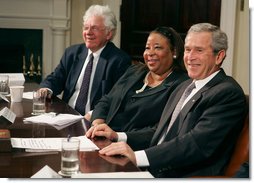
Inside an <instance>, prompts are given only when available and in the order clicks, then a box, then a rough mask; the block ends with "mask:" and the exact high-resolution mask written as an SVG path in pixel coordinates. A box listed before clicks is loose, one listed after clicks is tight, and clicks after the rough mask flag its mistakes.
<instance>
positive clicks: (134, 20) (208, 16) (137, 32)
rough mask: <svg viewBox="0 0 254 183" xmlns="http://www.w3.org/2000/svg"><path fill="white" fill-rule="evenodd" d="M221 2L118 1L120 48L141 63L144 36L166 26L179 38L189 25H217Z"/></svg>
mask: <svg viewBox="0 0 254 183" xmlns="http://www.w3.org/2000/svg"><path fill="white" fill-rule="evenodd" d="M220 9H221V0H122V5H121V17H120V20H121V48H122V49H123V50H125V51H126V52H127V53H129V54H130V55H131V56H132V59H133V60H138V61H143V52H144V48H145V43H146V39H147V36H148V34H149V32H150V31H151V30H153V29H154V28H156V27H158V26H170V27H173V28H174V29H175V30H176V31H178V32H179V33H180V34H181V36H182V38H183V39H184V38H185V35H186V32H187V31H188V29H189V28H190V26H191V25H193V24H195V23H200V22H209V23H212V24H215V25H218V26H219V25H220Z"/></svg>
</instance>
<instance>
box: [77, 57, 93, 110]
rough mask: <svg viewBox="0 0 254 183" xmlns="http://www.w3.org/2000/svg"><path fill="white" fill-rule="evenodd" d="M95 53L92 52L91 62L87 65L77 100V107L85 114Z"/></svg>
mask: <svg viewBox="0 0 254 183" xmlns="http://www.w3.org/2000/svg"><path fill="white" fill-rule="evenodd" d="M93 58H94V57H93V54H92V53H91V54H90V58H89V62H88V64H87V66H86V70H85V73H84V77H83V81H82V84H81V88H80V91H79V95H78V98H77V101H76V105H75V109H76V110H77V111H78V112H79V113H80V114H81V115H85V108H86V103H87V98H88V91H89V84H90V78H91V73H92V68H93Z"/></svg>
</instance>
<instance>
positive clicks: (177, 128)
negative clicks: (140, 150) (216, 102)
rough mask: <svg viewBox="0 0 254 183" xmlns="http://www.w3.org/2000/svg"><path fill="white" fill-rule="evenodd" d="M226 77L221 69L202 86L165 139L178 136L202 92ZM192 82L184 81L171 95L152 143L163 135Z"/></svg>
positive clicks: (186, 105) (184, 108)
mask: <svg viewBox="0 0 254 183" xmlns="http://www.w3.org/2000/svg"><path fill="white" fill-rule="evenodd" d="M225 77H226V74H225V72H224V70H223V69H221V71H220V72H219V73H218V74H217V75H216V76H215V77H214V78H213V79H212V80H211V81H209V82H208V83H207V84H206V85H205V86H204V87H202V88H201V89H200V90H199V91H198V92H197V93H196V94H195V95H194V96H193V97H192V98H191V99H190V100H189V101H188V102H187V103H186V104H185V106H184V107H183V109H182V110H181V112H180V113H179V116H178V118H176V121H175V123H174V124H173V126H172V127H171V129H170V130H169V132H168V133H167V135H166V138H165V140H167V139H171V138H172V137H173V136H176V135H177V134H178V133H179V132H180V130H181V128H182V127H183V125H184V122H185V121H184V119H185V118H186V116H187V114H188V112H189V111H190V110H191V108H192V107H193V105H194V104H195V103H196V102H197V101H198V100H199V99H200V98H201V97H202V93H204V92H205V91H207V90H208V89H209V88H211V87H213V86H214V85H216V84H217V83H218V82H221V80H223V79H224V78H225ZM191 82H192V80H188V81H186V82H184V84H183V85H182V87H181V88H180V89H179V91H177V94H176V95H175V96H171V97H170V100H168V102H167V104H166V106H165V108H164V111H163V113H162V117H161V120H160V122H159V125H158V127H157V130H156V132H155V134H154V136H153V139H152V141H151V145H155V144H156V143H157V142H158V140H159V138H160V137H161V133H162V132H164V129H165V128H167V127H168V122H169V119H170V118H171V115H172V113H173V111H174V109H175V106H176V105H177V103H178V101H179V100H180V98H181V96H182V94H183V92H184V90H185V89H186V87H187V86H188V85H189V84H190V83H191ZM174 93H176V92H174ZM171 101H172V102H171Z"/></svg>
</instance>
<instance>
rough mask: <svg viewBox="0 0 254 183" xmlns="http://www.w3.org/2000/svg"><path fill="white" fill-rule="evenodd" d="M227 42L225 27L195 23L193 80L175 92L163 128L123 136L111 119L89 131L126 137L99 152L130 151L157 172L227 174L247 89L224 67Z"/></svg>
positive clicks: (189, 64)
mask: <svg viewBox="0 0 254 183" xmlns="http://www.w3.org/2000/svg"><path fill="white" fill-rule="evenodd" d="M227 47H228V45H227V36H226V34H225V33H224V32H222V31H221V30H220V29H219V27H217V26H214V25H211V24H209V23H200V24H196V25H193V26H192V27H191V28H190V29H189V31H188V34H187V36H186V39H185V51H184V63H185V67H186V69H187V71H188V75H189V77H190V78H191V79H190V80H187V81H186V82H183V83H182V84H181V85H180V86H179V87H178V88H177V89H176V90H175V91H174V92H173V93H172V95H171V96H170V97H169V99H168V102H167V104H166V105H165V108H164V111H163V113H162V115H161V118H160V122H159V124H158V126H157V128H154V129H152V128H150V129H148V128H147V129H143V130H139V131H136V132H127V133H125V135H123V134H120V133H116V132H114V131H113V130H111V129H110V128H109V127H108V126H107V125H105V124H101V125H96V126H93V127H91V128H94V130H89V132H90V133H89V134H87V136H89V137H94V136H105V137H107V138H109V139H113V140H114V141H125V142H116V143H112V144H110V145H109V146H107V147H105V148H103V149H101V150H100V151H99V153H101V154H104V155H107V156H111V155H117V154H121V155H124V156H127V157H128V158H129V159H130V160H131V161H132V162H133V163H135V164H136V165H137V166H139V167H146V168H148V170H149V171H150V172H151V173H152V174H153V175H154V176H155V177H190V176H205V175H221V174H222V173H223V170H224V168H225V166H226V164H227V163H228V161H229V159H230V156H231V154H232V150H233V147H234V144H235V142H236V139H237V137H238V135H239V133H240V131H241V129H242V126H243V118H244V116H245V113H246V101H245V95H244V93H243V90H242V88H241V87H240V86H239V84H238V83H237V82H236V81H235V80H234V79H233V78H232V77H230V76H227V75H226V74H225V72H224V71H223V69H222V68H221V65H222V63H223V60H224V58H225V56H226V50H227ZM191 84H192V85H193V84H195V87H194V89H193V90H192V91H191V92H190V94H189V95H188V97H187V98H185V99H184V100H183V102H180V101H182V100H181V98H182V96H183V94H184V93H185V92H184V91H185V90H186V88H188V86H189V85H191ZM178 103H181V106H180V107H179V104H178ZM178 109H180V110H178ZM176 111H178V112H179V113H177V114H176ZM173 116H175V118H174V120H172V118H173ZM126 142H127V143H126ZM127 144H128V145H127ZM132 149H134V150H138V151H135V152H134V151H133V150H132ZM142 149H144V150H142Z"/></svg>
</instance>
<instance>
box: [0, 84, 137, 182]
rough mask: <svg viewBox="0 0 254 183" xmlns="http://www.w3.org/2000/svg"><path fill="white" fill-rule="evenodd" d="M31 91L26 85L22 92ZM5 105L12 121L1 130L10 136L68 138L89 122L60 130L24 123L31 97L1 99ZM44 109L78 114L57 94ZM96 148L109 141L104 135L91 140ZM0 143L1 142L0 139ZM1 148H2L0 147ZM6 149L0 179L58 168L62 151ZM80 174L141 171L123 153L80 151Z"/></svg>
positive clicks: (1, 157) (1, 105)
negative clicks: (121, 154)
mask: <svg viewBox="0 0 254 183" xmlns="http://www.w3.org/2000/svg"><path fill="white" fill-rule="evenodd" d="M28 90H30V89H29V87H25V91H28ZM4 107H8V108H9V109H10V110H11V111H13V112H14V113H15V114H16V118H15V121H14V123H4V124H3V123H2V122H1V124H0V128H1V129H7V130H9V132H10V136H11V137H12V138H14V137H16V138H38V137H43V138H44V137H45V138H50V137H67V135H71V136H81V135H84V134H85V132H86V130H87V129H88V128H89V124H88V123H87V122H84V120H81V121H78V122H76V123H74V124H71V125H69V126H67V127H65V128H63V129H61V130H57V129H56V128H54V127H52V126H50V125H47V124H25V123H24V122H23V119H24V118H26V117H30V116H31V113H32V100H31V99H25V98H23V100H22V102H20V103H11V102H10V103H7V102H5V101H3V100H1V101H0V109H2V108H4ZM46 112H55V113H68V114H77V115H78V112H77V111H75V110H74V109H72V108H71V107H70V106H69V105H67V104H66V103H65V102H64V101H62V100H61V99H60V98H58V97H54V98H52V99H51V100H47V101H46ZM91 140H92V141H93V142H94V143H95V144H96V145H97V146H98V147H99V148H103V147H105V146H107V145H109V144H110V143H111V142H110V141H109V140H107V139H105V138H95V139H91ZM0 143H1V142H0ZM2 150H3V149H2ZM6 151H7V152H0V177H1V178H29V177H31V176H32V175H34V174H35V173H36V172H38V171H39V170H41V169H42V168H43V167H44V166H45V165H48V166H49V167H50V168H52V169H53V170H54V171H55V172H59V171H60V166H61V152H60V151H52V152H26V151H25V150H24V149H20V148H12V147H11V149H10V150H9V151H8V150H6ZM79 156H80V172H81V173H100V172H101V173H102V172H138V171H141V170H140V169H139V168H138V167H136V166H135V165H134V164H133V163H132V162H131V161H129V159H128V158H126V157H123V156H104V155H100V154H99V153H98V151H86V152H84V151H82V152H80V155H79Z"/></svg>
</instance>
